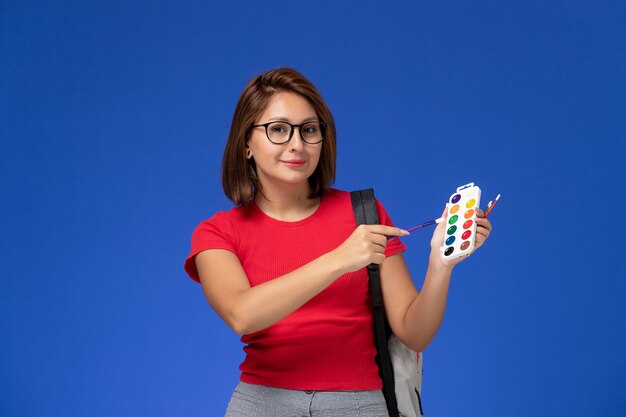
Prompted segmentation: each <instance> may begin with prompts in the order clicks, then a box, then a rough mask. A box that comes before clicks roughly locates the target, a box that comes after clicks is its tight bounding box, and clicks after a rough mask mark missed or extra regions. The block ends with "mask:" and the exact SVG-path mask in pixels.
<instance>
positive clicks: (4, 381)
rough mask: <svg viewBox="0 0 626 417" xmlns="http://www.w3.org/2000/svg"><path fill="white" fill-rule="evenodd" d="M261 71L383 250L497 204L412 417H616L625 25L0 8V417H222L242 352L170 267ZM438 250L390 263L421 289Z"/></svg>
mask: <svg viewBox="0 0 626 417" xmlns="http://www.w3.org/2000/svg"><path fill="white" fill-rule="evenodd" d="M277 66H293V67H295V68H297V69H298V70H300V71H302V72H303V73H304V74H306V75H307V76H308V77H309V78H310V79H311V80H312V81H313V82H314V83H315V84H316V85H317V86H318V87H319V89H320V90H321V92H322V93H323V95H324V96H325V98H326V100H327V101H328V104H329V105H330V107H331V109H332V110H333V112H334V114H335V117H336V121H337V125H338V134H339V145H338V146H339V158H338V172H337V182H336V186H337V187H338V188H342V189H346V190H351V189H356V188H364V187H369V186H373V187H374V188H375V189H376V192H377V196H378V197H379V198H380V199H381V201H382V202H383V203H384V204H385V206H386V207H387V209H388V211H389V212H390V214H391V216H392V218H393V219H394V221H395V223H396V224H397V225H399V226H402V227H410V226H412V225H414V224H417V223H419V222H421V221H425V220H428V219H431V218H434V216H437V215H439V214H440V212H441V209H442V207H443V204H444V203H445V201H446V199H447V197H448V196H449V195H450V193H451V192H452V191H454V189H455V188H456V187H457V186H459V185H461V184H465V183H467V182H470V181H473V182H475V183H477V184H478V185H480V186H481V188H482V190H483V200H484V201H483V204H484V203H486V202H487V201H488V200H489V199H492V198H493V197H495V195H496V194H498V193H502V199H501V201H500V203H499V204H498V206H497V207H496V209H495V210H494V212H493V214H492V215H491V216H490V219H491V220H492V222H493V224H494V227H495V230H494V232H493V235H492V237H491V238H490V239H489V241H488V244H487V245H486V246H485V247H484V248H483V249H481V250H480V251H479V253H477V254H476V255H475V256H473V257H471V258H469V259H468V260H467V261H466V262H464V263H462V264H461V265H460V266H459V267H458V268H457V269H456V270H455V273H454V276H453V282H452V285H451V290H450V295H449V304H448V305H449V307H448V311H447V314H446V318H445V320H444V323H443V326H442V328H441V330H440V332H439V334H438V336H437V338H436V339H435V341H434V342H433V343H432V345H431V346H430V347H429V348H428V349H427V351H426V352H425V360H426V363H425V386H424V398H425V411H426V412H427V415H430V416H472V415H474V416H475V415H481V416H522V415H524V416H525V415H529V414H531V415H536V416H555V415H568V416H589V415H597V416H624V415H626V395H624V392H626V355H624V350H625V348H624V346H625V345H626V325H624V319H625V318H626V307H625V303H624V302H623V297H624V294H625V293H626V283H625V280H624V278H625V277H626V273H625V272H626V271H625V269H626V268H625V261H624V249H625V245H624V234H625V232H626V230H625V222H624V215H623V212H624V209H625V205H624V201H625V200H626V199H625V198H624V194H623V193H624V188H623V180H624V179H625V178H626V176H625V175H624V173H625V169H624V163H625V162H626V145H625V144H626V122H625V120H626V117H625V115H626V76H625V75H624V74H626V6H625V3H624V2H623V1H621V0H619V1H568V2H563V1H558V2H546V1H536V0H530V1H509V2H494V1H483V0H478V1H473V2H466V1H445V2H410V1H402V2H395V3H387V4H384V5H383V4H382V3H378V2H376V3H375V2H340V1H338V2H313V3H301V2H256V4H252V3H250V4H246V3H242V2H227V1H220V2H200V1H195V2H183V3H178V4H176V5H175V4H174V2H158V1H132V2H127V1H91V2H85V1H39V2H37V1H15V0H14V1H2V2H0V186H1V194H0V208H1V216H0V230H1V231H2V239H0V261H1V262H0V273H1V278H0V298H1V302H0V334H1V336H0V337H1V339H2V341H1V342H0V414H1V415H2V416H7V417H8V416H11V417H12V416H21V417H29V416H60V415H64V416H176V415H181V416H182V415H185V416H213V415H222V414H223V412H224V410H225V407H226V403H227V401H228V398H229V396H230V393H231V391H232V389H233V387H234V386H235V384H236V382H237V380H238V376H239V372H238V369H237V368H238V365H239V363H240V362H241V360H242V359H243V351H242V346H241V344H240V342H239V339H238V337H237V336H236V335H235V334H234V333H233V332H232V331H231V330H230V329H228V327H227V326H226V325H225V324H224V323H223V322H221V320H220V319H219V318H218V317H217V315H216V314H215V313H214V312H213V311H212V310H211V309H210V307H209V306H208V304H207V303H206V301H205V299H204V297H203V295H202V292H201V288H200V286H199V285H197V284H195V283H194V282H193V281H191V280H190V279H189V278H187V277H186V275H185V273H184V271H183V269H182V264H183V260H184V258H185V256H186V254H187V251H188V249H189V239H190V236H191V232H192V230H193V228H194V227H195V225H196V224H197V223H198V222H200V221H201V220H202V219H205V218H208V217H210V216H211V215H212V214H213V213H214V212H216V211H218V210H223V209H228V208H229V207H230V204H229V202H228V201H227V200H226V199H225V197H224V196H223V194H222V192H221V187H220V178H219V164H220V161H221V153H222V151H223V147H224V143H225V138H226V135H227V132H228V128H229V126H230V119H231V117H232V112H233V110H234V106H235V103H236V100H237V98H238V96H239V94H240V92H241V90H242V89H243V87H244V85H245V84H246V82H247V81H248V80H249V79H250V78H251V77H252V76H254V75H256V74H258V73H260V72H263V71H265V70H268V69H271V68H274V67H277ZM431 232H432V230H430V231H424V232H421V233H419V234H416V235H413V236H411V237H409V238H407V239H405V243H406V244H407V245H408V251H407V253H406V257H407V259H408V262H409V264H410V267H411V270H412V274H413V277H414V280H415V282H416V284H417V285H418V287H419V286H421V283H422V280H423V276H424V273H425V269H426V261H427V256H428V241H429V239H430V234H431Z"/></svg>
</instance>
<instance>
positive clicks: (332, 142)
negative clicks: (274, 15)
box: [222, 68, 337, 206]
mask: <svg viewBox="0 0 626 417" xmlns="http://www.w3.org/2000/svg"><path fill="white" fill-rule="evenodd" d="M282 91H288V92H293V93H296V94H299V95H300V96H302V97H304V98H305V99H306V100H308V102H309V103H311V105H312V106H313V108H314V109H315V112H316V113H317V117H318V118H319V119H320V121H321V122H322V123H325V124H326V125H327V128H326V134H325V135H324V140H323V141H322V150H321V154H320V159H319V162H318V164H317V167H316V168H315V171H314V172H313V174H312V175H311V176H310V177H309V184H310V186H311V195H310V196H309V197H315V196H321V195H322V193H323V192H324V190H325V189H327V188H329V187H330V186H331V185H332V184H333V183H334V181H335V161H336V158H337V145H336V137H337V136H336V135H337V132H336V129H335V121H334V119H333V115H332V113H331V112H330V109H329V108H328V106H327V105H326V102H324V99H323V98H322V96H321V94H320V93H319V91H317V88H315V86H314V85H313V83H311V82H310V81H309V80H308V79H306V78H305V77H304V76H303V75H302V74H300V73H299V72H298V71H296V70H294V69H291V68H278V69H274V70H271V71H268V72H266V73H264V74H261V75H258V76H256V77H254V78H253V79H252V80H250V82H249V83H248V85H246V88H244V90H243V92H242V93H241V96H240V97H239V101H238V102H237V107H236V108H235V114H234V115H233V121H232V123H231V126H230V133H229V134H228V142H227V143H226V149H225V150H224V157H223V159H222V187H223V188H224V193H225V194H226V197H228V198H229V199H230V200H231V201H232V202H233V203H235V204H236V205H238V206H240V205H244V204H248V203H250V202H251V201H252V200H253V199H254V197H255V196H256V193H257V192H260V191H261V184H260V182H259V178H258V176H257V173H256V165H255V163H254V158H252V159H246V143H247V142H248V139H249V138H250V134H251V131H252V125H253V124H255V123H256V120H257V118H258V117H259V116H260V115H261V114H262V113H263V111H264V110H265V108H266V106H267V104H268V102H269V100H270V98H271V97H272V96H273V95H274V94H276V93H278V92H282Z"/></svg>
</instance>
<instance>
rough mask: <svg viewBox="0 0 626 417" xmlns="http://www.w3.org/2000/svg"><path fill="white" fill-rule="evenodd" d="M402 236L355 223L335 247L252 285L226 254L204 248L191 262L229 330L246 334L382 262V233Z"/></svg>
mask: <svg viewBox="0 0 626 417" xmlns="http://www.w3.org/2000/svg"><path fill="white" fill-rule="evenodd" d="M405 234H406V233H405V232H404V231H403V230H402V229H399V228H397V227H390V226H384V225H370V226H366V225H362V226H359V227H358V228H357V229H356V230H355V231H354V232H353V233H352V235H350V237H349V238H348V239H346V241H345V242H344V243H342V244H341V245H340V246H339V247H337V248H336V249H335V250H333V251H331V252H328V253H326V254H324V255H322V256H320V257H319V258H317V259H315V260H313V261H311V262H309V263H308V264H306V265H304V266H302V267H300V268H298V269H296V270H294V271H292V272H290V273H288V274H285V275H283V276H281V277H277V278H275V279H273V280H271V281H268V282H265V283H263V284H260V285H257V286H254V287H250V283H249V281H248V278H247V276H246V274H245V272H244V270H243V267H242V266H241V263H240V261H239V259H238V258H237V257H236V256H235V254H233V253H232V252H229V251H227V250H223V249H211V250H206V251H203V252H200V253H199V254H198V255H196V258H195V262H196V266H197V268H198V274H199V275H200V282H201V283H202V289H203V291H204V294H205V296H206V298H207V300H208V301H209V304H210V305H211V306H212V307H213V309H215V311H216V312H217V314H219V316H220V317H221V318H222V319H223V320H224V321H225V322H226V323H227V324H228V325H229V326H230V327H231V328H232V329H233V330H234V331H235V332H237V333H239V334H248V333H253V332H256V331H259V330H262V329H265V328H267V327H269V326H271V325H273V324H275V323H277V322H278V321H279V320H281V319H283V318H284V317H286V316H287V315H289V314H291V313H293V312H294V311H295V310H297V309H298V308H300V307H301V306H302V305H303V304H305V303H306V302H307V301H309V300H310V299H311V298H313V297H314V296H315V295H317V294H319V293H320V292H321V291H322V290H324V288H326V287H328V286H329V285H330V284H331V283H332V282H334V281H335V280H336V279H337V278H339V277H340V276H341V275H343V274H346V273H348V272H352V271H356V270H358V269H360V268H363V267H365V266H366V265H369V264H370V263H376V264H380V263H382V262H383V260H384V259H385V255H384V252H385V245H386V244H387V237H388V236H392V235H394V236H402V235H405Z"/></svg>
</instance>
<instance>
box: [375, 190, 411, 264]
mask: <svg viewBox="0 0 626 417" xmlns="http://www.w3.org/2000/svg"><path fill="white" fill-rule="evenodd" d="M376 208H377V209H378V222H379V223H380V224H383V225H385V226H394V224H393V222H392V221H391V217H389V214H388V213H387V210H385V207H383V205H382V203H381V202H380V201H378V200H376ZM405 250H406V246H404V243H402V241H400V239H399V238H396V239H392V240H390V241H389V242H388V243H387V247H386V248H385V256H386V257H388V256H391V255H395V254H397V253H400V252H404V251H405Z"/></svg>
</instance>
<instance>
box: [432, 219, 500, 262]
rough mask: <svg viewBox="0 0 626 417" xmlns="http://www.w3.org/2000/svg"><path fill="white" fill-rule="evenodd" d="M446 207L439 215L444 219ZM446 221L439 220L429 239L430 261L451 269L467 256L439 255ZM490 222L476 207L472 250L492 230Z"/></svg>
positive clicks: (477, 246)
mask: <svg viewBox="0 0 626 417" xmlns="http://www.w3.org/2000/svg"><path fill="white" fill-rule="evenodd" d="M447 214H448V208H447V207H446V208H445V209H444V210H443V214H442V215H441V217H443V218H444V219H445V218H446V217H447V216H446V215H447ZM446 224H447V222H441V223H439V224H438V225H437V228H436V229H435V232H434V233H433V237H432V239H431V240H430V263H433V262H435V263H436V264H437V265H441V266H443V267H445V268H449V269H452V268H454V266H455V265H457V264H458V263H459V262H461V261H462V260H463V259H465V258H467V256H459V257H458V258H454V259H444V257H443V256H442V255H441V246H442V245H443V241H444V238H445V230H446ZM492 229H493V228H492V226H491V222H490V221H489V220H487V219H486V218H485V213H484V212H483V211H482V210H481V209H480V208H477V209H476V240H475V241H474V251H473V252H472V253H474V252H476V250H477V249H478V248H480V247H481V246H482V245H483V244H484V243H485V241H486V240H487V238H488V237H489V234H490V233H491V230H492Z"/></svg>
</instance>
